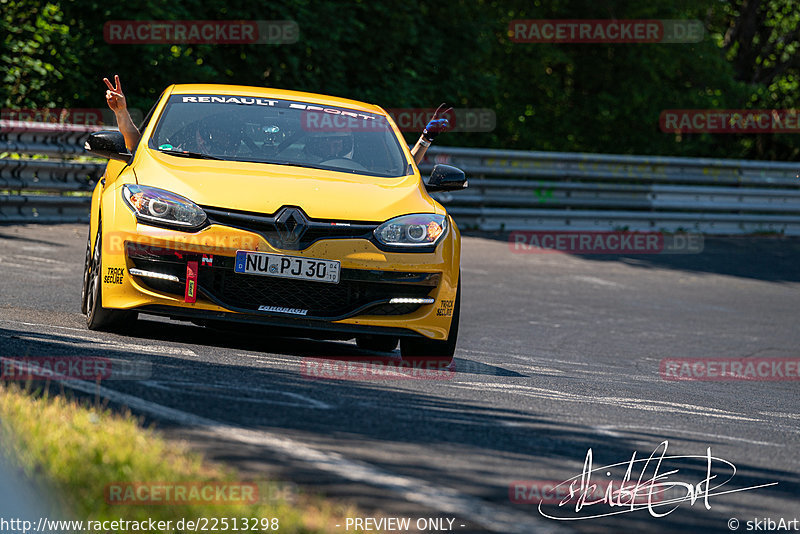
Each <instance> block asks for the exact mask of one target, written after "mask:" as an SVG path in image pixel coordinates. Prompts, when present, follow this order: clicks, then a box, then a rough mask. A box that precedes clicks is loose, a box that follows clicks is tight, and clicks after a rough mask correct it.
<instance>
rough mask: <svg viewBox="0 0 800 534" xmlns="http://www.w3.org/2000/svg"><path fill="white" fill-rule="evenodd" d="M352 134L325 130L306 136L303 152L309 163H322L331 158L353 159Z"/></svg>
mask: <svg viewBox="0 0 800 534" xmlns="http://www.w3.org/2000/svg"><path fill="white" fill-rule="evenodd" d="M353 148H354V142H353V134H352V133H350V132H330V133H328V132H326V133H320V134H310V135H309V136H308V137H306V143H305V147H304V148H303V152H304V153H305V155H306V159H308V160H311V161H310V163H322V162H325V161H328V160H332V159H342V158H347V159H353Z"/></svg>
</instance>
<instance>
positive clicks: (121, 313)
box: [81, 221, 138, 331]
mask: <svg viewBox="0 0 800 534" xmlns="http://www.w3.org/2000/svg"><path fill="white" fill-rule="evenodd" d="M102 228H103V226H102V221H99V222H98V223H97V237H96V238H95V241H94V250H93V252H92V254H91V256H89V253H88V249H89V247H90V244H91V241H90V242H89V243H87V245H86V247H87V254H86V256H87V260H86V261H87V264H86V267H85V268H84V289H83V291H82V292H81V293H82V296H83V299H84V301H83V303H82V305H81V309H82V310H83V313H84V314H85V315H86V326H87V327H88V328H89V330H106V331H109V330H119V329H120V328H121V327H123V326H129V325H130V324H131V323H132V322H133V321H135V320H136V316H137V315H138V314H137V313H136V312H131V311H128V310H113V309H109V308H104V307H103V282H102V280H101V278H102V274H103V273H102V272H101V266H102V262H101V259H102V257H103V230H102Z"/></svg>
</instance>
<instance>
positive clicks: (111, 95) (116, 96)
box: [103, 74, 128, 113]
mask: <svg viewBox="0 0 800 534" xmlns="http://www.w3.org/2000/svg"><path fill="white" fill-rule="evenodd" d="M103 81H104V82H106V85H107V86H108V91H106V102H107V103H108V107H110V108H111V110H112V111H114V113H116V112H117V111H124V110H126V109H127V108H128V104H127V102H125V95H124V94H123V93H122V82H120V81H119V75H117V74H115V75H114V83H115V84H116V87H114V86H113V85H111V82H109V81H108V78H103Z"/></svg>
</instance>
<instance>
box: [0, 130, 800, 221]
mask: <svg viewBox="0 0 800 534" xmlns="http://www.w3.org/2000/svg"><path fill="white" fill-rule="evenodd" d="M94 129H96V128H93V127H86V126H76V125H59V124H42V123H29V122H18V121H0V153H11V154H20V155H22V156H21V157H22V159H12V158H9V157H4V158H0V191H8V194H5V195H3V194H0V222H15V223H19V222H67V221H84V220H88V205H89V199H88V197H86V196H75V194H76V192H78V193H80V192H87V191H90V190H91V188H92V186H93V184H94V182H95V181H96V180H97V179H98V178H99V177H100V176H101V175H102V172H103V168H104V164H102V163H88V162H77V161H75V160H74V159H70V158H74V157H75V156H79V155H83V154H84V152H83V140H84V139H85V137H86V136H87V135H88V133H89V132H90V131H92V130H94ZM33 155H37V156H38V155H47V156H48V159H33V158H32V157H31V156H33ZM436 163H447V164H451V165H455V166H457V167H460V168H461V169H463V170H464V171H465V172H466V173H467V176H468V177H469V181H470V187H469V189H467V190H466V191H460V192H455V193H437V194H435V195H434V196H435V197H436V198H437V199H439V200H440V201H441V202H442V203H443V204H444V205H446V206H447V208H448V210H449V211H450V212H451V213H452V214H453V215H454V216H455V217H456V219H457V220H458V222H459V225H461V226H462V227H464V228H474V229H480V230H488V231H508V230H535V229H553V230H619V229H627V230H642V231H660V230H664V231H670V232H673V231H681V230H685V231H692V232H703V233H708V234H742V233H756V232H774V233H782V234H785V235H800V177H798V175H800V164H795V163H783V162H766V161H749V160H733V159H731V160H726V159H708V158H674V157H660V156H624V155H608V154H580V153H565V152H522V151H511V150H491V149H473V148H449V147H431V148H430V149H429V151H428V154H427V155H426V158H425V161H423V163H422V165H420V170H421V171H422V172H423V173H425V174H427V173H429V172H430V170H431V169H432V168H433V165H434V164H436ZM34 192H35V194H33V193H34Z"/></svg>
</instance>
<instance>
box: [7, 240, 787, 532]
mask: <svg viewBox="0 0 800 534" xmlns="http://www.w3.org/2000/svg"><path fill="white" fill-rule="evenodd" d="M86 232H87V230H86V228H85V227H83V226H80V225H61V226H5V227H0V355H4V356H23V355H28V356H45V355H81V356H102V357H108V358H119V359H123V360H128V361H132V362H140V363H142V364H145V365H148V366H149V373H148V374H149V376H146V377H143V378H144V379H142V380H127V381H108V382H105V383H104V384H103V385H102V387H101V388H100V389H96V388H95V386H94V385H89V384H87V383H76V384H73V385H72V386H71V389H70V390H71V391H72V392H73V394H81V392H84V393H86V394H92V395H94V394H95V393H97V392H99V393H100V394H101V396H104V397H107V398H108V401H109V402H110V403H111V405H112V406H121V405H125V406H129V407H130V408H131V409H132V410H133V411H134V412H135V413H140V414H142V415H144V416H145V417H146V418H147V419H149V420H151V421H153V422H155V423H156V424H157V425H158V426H159V427H160V428H161V429H162V430H163V431H164V432H165V433H166V434H167V435H168V436H170V437H175V438H180V439H187V440H189V441H190V442H191V444H192V446H193V447H195V448H196V449H197V450H201V451H203V452H205V453H206V454H208V455H209V456H210V457H211V458H214V459H217V460H221V461H225V462H229V463H231V464H233V465H236V466H237V467H238V468H239V469H241V471H242V472H243V473H244V474H245V476H247V477H248V478H254V479H258V478H259V477H271V478H273V479H277V480H283V481H291V482H293V483H297V484H298V488H299V489H301V490H302V491H307V492H312V493H323V494H325V495H328V496H330V497H332V498H335V499H341V500H343V501H349V502H353V503H355V504H357V505H358V506H359V507H361V508H362V509H363V510H364V511H365V513H367V514H372V513H375V512H377V511H380V512H383V513H384V514H386V515H389V516H400V517H411V518H413V519H414V520H416V519H417V518H420V517H447V518H451V519H454V523H453V530H454V531H456V532H509V533H511V532H520V533H529V532H551V531H552V532H573V531H574V532H587V533H588V532H598V533H599V532H609V533H610V532H730V530H729V526H728V521H729V519H730V518H737V519H738V520H739V521H740V525H739V530H746V529H747V526H746V522H747V521H753V520H754V519H755V518H772V519H773V520H775V521H778V520H779V519H780V518H786V519H789V520H791V519H793V518H795V517H797V518H800V459H799V458H798V454H797V451H798V446H799V445H800V410H799V408H800V395H798V384H799V383H800V382H798V381H797V380H794V381H763V380H752V381H710V382H709V381H670V380H665V379H663V378H662V376H661V375H660V373H659V366H660V362H661V360H662V359H665V358H711V357H713V358H741V357H758V358H800V348H799V347H800V328H798V326H797V323H798V318H800V312H798V307H800V241H798V240H787V239H777V238H761V239H744V238H728V239H724V238H717V239H707V240H706V244H705V250H704V252H703V253H702V254H697V255H673V256H663V255H659V256H655V255H652V256H644V255H642V256H624V257H620V256H616V257H612V256H581V257H578V256H570V255H562V254H513V253H511V252H510V250H509V247H508V244H507V242H506V241H504V240H503V238H502V236H496V237H493V236H482V237H465V238H464V243H463V249H464V257H463V264H462V267H463V308H462V323H461V335H460V340H459V346H458V350H457V353H456V360H455V374H454V376H452V378H451V379H449V380H386V379H380V380H311V379H308V378H306V377H305V376H304V375H303V372H302V369H303V367H302V365H303V361H304V359H305V358H308V357H314V358H329V359H331V361H336V359H337V358H343V357H344V356H345V355H348V354H353V353H354V352H357V350H356V349H354V345H352V344H350V343H343V342H321V341H311V340H290V339H276V338H269V337H265V336H263V335H259V332H258V330H257V329H254V330H252V331H250V332H246V333H242V332H239V333H220V332H216V331H211V330H206V329H202V328H200V327H197V326H194V325H191V324H189V323H183V322H175V321H167V320H164V319H159V318H155V317H145V316H143V317H142V319H141V320H140V321H139V322H138V323H137V324H136V325H135V326H134V327H133V328H132V329H131V331H130V332H128V333H127V334H126V335H117V334H106V333H98V332H90V331H88V330H86V328H85V322H84V318H83V317H82V316H81V314H80V308H79V293H80V280H81V275H82V268H83V255H84V246H85V242H86ZM361 354H363V355H369V353H361ZM373 356H374V358H373V359H376V360H380V359H382V357H380V356H378V355H373ZM396 356H397V357H399V354H398V355H396ZM384 359H386V358H384ZM145 369H148V367H145ZM663 441H667V442H668V452H667V455H669V456H677V457H678V458H675V459H673V460H672V464H669V462H665V463H664V465H663V466H662V468H661V469H660V470H659V472H660V473H662V474H663V473H665V472H666V471H667V465H671V466H672V467H671V468H672V469H678V471H677V472H675V473H672V474H670V475H668V478H662V479H659V480H660V481H662V482H664V481H669V482H672V483H676V482H681V483H686V484H691V485H692V487H693V488H695V489H696V486H695V485H696V484H698V483H701V481H702V480H703V479H704V478H706V477H707V476H708V471H707V463H706V462H707V460H706V459H705V456H706V455H707V450H708V449H709V448H710V449H711V453H712V455H713V456H714V457H715V459H714V460H713V461H712V465H711V476H716V478H715V479H713V480H712V482H711V487H712V488H713V487H714V486H716V485H717V483H720V484H721V483H722V482H724V480H725V479H728V478H729V477H730V476H731V473H732V468H731V467H730V466H731V464H733V465H735V469H736V472H735V475H734V476H733V477H732V478H731V479H730V480H729V481H728V483H727V484H725V485H724V486H722V487H719V488H718V489H716V490H714V491H711V492H710V494H711V495H709V496H708V497H707V498H705V497H704V496H703V495H702V493H703V492H702V491H698V492H697V496H698V498H697V500H696V501H695V502H694V503H692V502H689V501H686V502H677V501H676V503H675V504H673V505H671V506H661V507H655V508H654V509H653V510H654V513H659V514H661V513H666V512H669V511H670V510H674V511H672V512H671V513H669V514H668V515H665V516H664V517H653V515H652V514H651V513H650V512H649V511H648V510H646V509H640V510H636V511H633V512H628V513H618V514H616V515H607V514H610V513H613V512H620V511H627V510H628V508H624V507H609V506H608V505H607V504H604V503H598V504H594V505H591V506H589V505H585V506H584V507H583V509H582V510H580V511H576V509H575V508H576V507H575V501H574V500H573V501H572V505H571V506H568V505H565V506H557V505H545V506H543V508H542V512H544V514H547V515H550V516H556V515H557V516H559V517H561V518H564V519H571V520H566V521H564V520H554V519H549V518H546V517H544V515H543V513H542V512H540V511H539V509H538V506H537V504H538V500H537V501H536V502H537V503H536V504H531V503H522V504H519V503H513V502H511V499H510V494H509V487H510V485H511V484H513V483H514V481H519V480H528V481H540V482H541V483H542V484H544V485H545V486H546V484H545V482H547V481H564V480H567V479H570V478H572V477H575V476H578V475H580V474H581V472H582V470H583V468H584V460H585V458H586V456H587V451H588V450H589V449H591V451H592V461H593V466H594V467H595V468H597V467H600V466H604V465H610V464H617V463H623V464H624V463H626V462H628V461H629V460H630V459H631V456H632V454H634V452H636V459H641V458H647V457H648V456H649V455H651V454H652V453H653V452H654V451H656V450H659V451H660V450H662V449H663V446H660V445H659V444H660V443H662V442H663ZM659 447H661V449H659ZM685 456H693V457H694V458H685ZM723 460H725V461H727V462H730V463H729V464H726V463H724V462H723ZM643 467H644V464H643V463H636V464H634V466H633V479H634V480H635V479H636V478H637V477H638V475H639V472H641V471H642V468H643ZM654 469H655V465H654V462H651V464H649V465H648V466H647V468H646V476H644V477H643V480H646V479H648V478H651V477H652V476H653V473H654ZM624 471H625V465H623V466H622V467H619V466H618V467H616V468H614V469H613V475H612V477H615V480H619V478H621V477H622V475H623V474H624ZM604 472H605V469H601V470H599V471H598V472H596V473H593V478H594V480H598V479H602V478H603V476H604ZM774 482H777V484H776V485H771V486H766V487H761V488H757V489H752V490H749V491H737V492H729V493H723V492H728V491H730V490H736V489H742V488H747V487H751V486H761V485H765V484H771V483H774ZM526 487H528V488H530V486H526ZM702 488H703V486H702V484H701V486H700V488H699V489H700V490H702ZM678 489H679V488H674V489H673V490H671V491H672V492H671V493H670V494H669V497H670V498H673V497H675V496H676V495H678V494H680V495H686V490H683V491H682V492H680V491H678ZM98 491H102V488H98ZM676 491H677V493H676ZM714 493H722V494H719V495H714ZM512 495H513V492H512ZM586 515H597V516H603V517H594V518H591V519H583V520H580V521H576V520H574V519H576V518H578V517H582V516H584V517H585V516H586ZM341 531H342V532H346V530H345V528H344V525H342V529H341Z"/></svg>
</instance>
